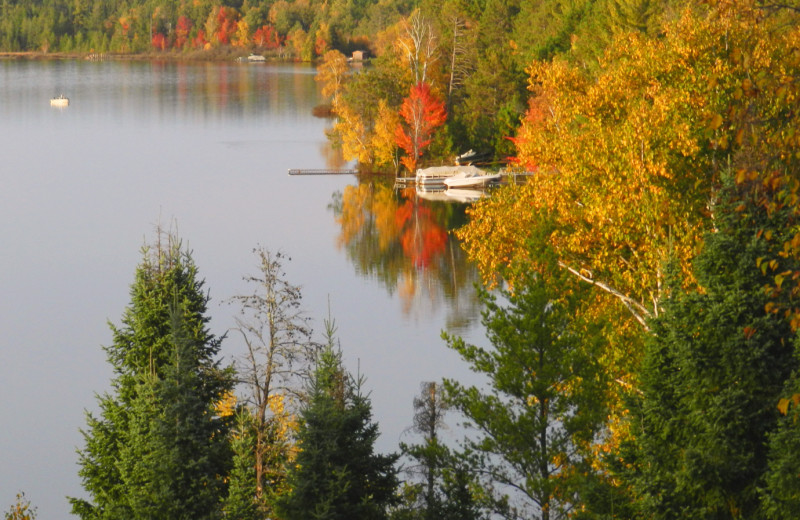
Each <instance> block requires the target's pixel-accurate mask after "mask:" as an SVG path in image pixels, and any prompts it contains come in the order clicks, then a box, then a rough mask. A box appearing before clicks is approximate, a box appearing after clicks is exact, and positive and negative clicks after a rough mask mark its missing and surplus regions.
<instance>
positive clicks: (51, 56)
mask: <svg viewBox="0 0 800 520" xmlns="http://www.w3.org/2000/svg"><path fill="white" fill-rule="evenodd" d="M249 54H251V51H249V50H234V49H229V48H226V49H215V50H211V51H207V50H195V51H189V52H183V51H180V52H178V51H163V52H146V53H119V52H88V53H87V52H42V51H16V52H7V51H0V60H86V61H103V60H116V61H152V60H163V61H197V62H200V61H233V60H236V59H237V58H240V57H243V56H244V57H246V56H248V55H249ZM252 54H255V53H254V52H253V53H252ZM263 56H264V57H265V58H266V61H267V62H274V63H299V61H298V60H294V59H287V58H281V57H278V56H274V55H273V56H267V55H263Z"/></svg>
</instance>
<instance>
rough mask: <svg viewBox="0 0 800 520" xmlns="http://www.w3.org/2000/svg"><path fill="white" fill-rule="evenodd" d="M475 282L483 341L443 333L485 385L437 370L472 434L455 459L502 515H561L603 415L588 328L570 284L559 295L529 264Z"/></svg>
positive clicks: (577, 486)
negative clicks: (492, 280)
mask: <svg viewBox="0 0 800 520" xmlns="http://www.w3.org/2000/svg"><path fill="white" fill-rule="evenodd" d="M500 296H501V297H502V298H503V299H504V300H506V301H507V302H508V306H507V307H501V306H500V305H499V304H498V302H497V300H498V297H497V296H494V295H491V294H489V293H488V292H486V291H482V292H481V300H482V302H483V303H484V306H485V310H484V313H483V323H484V325H485V326H486V328H487V331H488V339H489V341H490V342H491V344H492V348H482V347H479V346H475V345H469V344H466V343H465V342H464V341H463V340H462V339H460V338H455V337H451V336H448V335H447V334H444V337H445V339H447V341H448V346H449V347H450V348H452V349H454V350H456V351H457V352H458V353H459V355H461V357H462V358H463V359H464V360H465V361H466V362H467V363H469V365H470V368H471V369H472V370H473V371H475V372H478V373H480V374H483V375H485V376H486V377H487V379H488V388H487V390H485V391H484V390H481V389H479V388H477V387H475V386H472V387H465V386H463V385H462V384H460V383H458V382H455V381H452V380H445V388H446V389H447V393H448V396H449V401H450V402H451V403H452V405H453V407H454V408H455V409H457V410H458V411H460V412H461V413H462V414H464V415H465V416H466V418H467V419H468V425H471V426H472V427H473V429H474V432H475V433H476V436H475V437H473V436H469V437H467V439H465V441H464V454H463V455H462V456H463V457H464V458H465V460H468V461H469V463H470V465H471V467H472V468H473V471H475V472H477V474H478V475H480V476H481V480H482V483H483V485H484V486H485V487H486V489H487V490H488V492H489V493H490V494H491V495H492V496H493V498H494V510H495V511H496V512H498V513H502V514H503V516H505V517H507V518H520V517H532V516H534V515H536V516H538V517H539V518H542V519H543V520H547V519H550V518H553V519H555V518H566V517H567V515H568V514H569V513H570V511H571V510H573V508H574V507H576V506H577V505H578V504H579V500H580V499H579V496H580V492H581V489H582V488H584V487H586V486H587V485H588V484H589V483H590V482H591V481H592V480H594V478H595V477H594V470H593V469H592V467H591V462H592V457H593V456H592V454H591V444H592V443H593V442H594V441H595V439H596V438H597V436H598V435H599V434H600V432H601V431H602V426H603V421H604V419H605V413H606V410H605V406H604V399H603V397H602V396H603V394H604V393H605V392H606V391H607V390H606V387H607V386H608V382H607V381H606V380H605V378H604V376H603V372H602V370H601V368H600V366H599V364H598V363H597V352H598V345H597V344H596V342H597V335H596V334H593V333H592V330H591V327H589V328H587V324H585V323H581V322H580V320H579V319H576V318H575V317H576V316H580V313H579V305H580V303H581V300H580V297H579V294H578V293H575V292H573V293H572V295H571V296H566V297H564V296H561V297H559V295H558V294H556V293H555V292H554V291H553V290H552V288H548V286H547V285H546V283H545V281H544V280H543V279H542V278H541V277H540V276H537V275H535V274H532V275H530V276H529V277H527V278H524V279H522V280H521V281H520V283H518V284H517V285H515V287H514V291H513V293H512V292H510V291H508V290H502V291H501V292H500Z"/></svg>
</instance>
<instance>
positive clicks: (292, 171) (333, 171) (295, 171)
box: [289, 168, 358, 175]
mask: <svg viewBox="0 0 800 520" xmlns="http://www.w3.org/2000/svg"><path fill="white" fill-rule="evenodd" d="M357 173H358V170H355V169H352V168H351V169H346V168H343V169H337V168H320V169H316V170H314V169H311V170H308V169H306V170H304V169H300V168H289V175H356V174H357Z"/></svg>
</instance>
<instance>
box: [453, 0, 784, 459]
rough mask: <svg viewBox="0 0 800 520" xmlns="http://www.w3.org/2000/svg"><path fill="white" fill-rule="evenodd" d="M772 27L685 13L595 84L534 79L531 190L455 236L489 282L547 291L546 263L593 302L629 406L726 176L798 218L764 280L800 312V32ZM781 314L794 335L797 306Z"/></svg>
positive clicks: (524, 133)
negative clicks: (798, 268)
mask: <svg viewBox="0 0 800 520" xmlns="http://www.w3.org/2000/svg"><path fill="white" fill-rule="evenodd" d="M775 9H778V8H777V7H776V8H775ZM774 11H775V10H771V9H765V8H763V7H760V4H759V3H758V2H755V1H752V0H741V1H737V0H734V1H731V2H719V3H718V4H716V5H714V4H712V5H710V6H706V7H703V8H697V7H696V8H694V9H691V10H687V11H685V12H684V13H683V14H682V16H681V17H680V18H679V19H678V20H675V21H674V22H670V23H668V24H666V25H665V26H664V27H663V31H662V34H661V35H660V36H659V37H658V38H648V37H647V36H646V35H644V34H641V33H639V34H628V35H620V36H618V37H617V39H615V41H614V43H613V44H612V45H611V46H610V47H609V49H608V50H607V51H606V53H605V55H604V56H603V58H602V60H601V62H600V64H599V68H598V69H597V70H596V71H592V72H591V73H590V72H587V71H585V70H584V69H582V68H579V67H577V66H572V65H570V64H568V63H566V62H565V61H559V60H556V61H554V62H552V63H543V62H535V63H533V64H532V65H531V66H530V68H529V69H528V72H529V76H530V84H529V88H530V90H531V92H532V93H533V97H532V99H531V102H530V106H529V109H528V111H527V114H526V117H525V119H524V121H523V124H522V127H521V128H520V129H519V132H518V134H517V136H516V139H515V142H516V146H517V152H518V162H519V164H520V166H521V168H523V169H525V170H527V171H530V172H533V174H532V175H531V176H530V179H529V181H528V182H527V183H526V184H524V185H522V186H508V187H506V188H504V189H502V190H499V191H497V192H495V193H494V195H493V196H492V197H491V198H489V199H487V200H485V201H483V202H481V203H478V204H476V205H475V206H474V207H473V209H472V211H471V212H470V216H471V218H470V222H469V224H468V225H467V226H466V227H465V228H463V229H462V230H461V231H460V236H461V237H462V238H463V239H464V241H465V247H466V249H467V251H468V253H469V255H470V257H471V258H472V259H473V260H475V261H476V262H477V263H478V265H479V267H480V269H481V272H482V273H483V275H484V277H485V278H486V279H487V280H494V281H497V280H498V278H502V277H506V278H507V280H508V281H510V282H511V283H512V284H513V282H514V270H515V269H522V270H531V269H535V270H538V271H539V272H541V273H542V275H543V276H547V275H548V273H547V271H546V269H545V267H546V265H547V263H546V262H544V261H542V260H541V259H540V258H539V256H538V255H540V254H542V252H543V251H549V252H551V253H552V254H555V256H556V259H557V264H558V265H559V267H560V268H561V269H564V270H567V271H568V272H570V273H572V275H574V276H575V277H577V278H579V279H581V280H583V281H584V282H586V283H589V284H592V285H594V286H595V287H596V288H598V289H599V291H597V297H596V301H595V302H594V305H592V306H591V307H590V308H588V309H587V310H586V311H585V312H587V313H588V314H589V315H590V316H591V317H593V319H597V320H604V323H607V325H606V327H605V330H606V335H607V338H608V342H607V343H608V349H607V352H606V353H605V354H604V356H605V360H604V363H606V367H607V369H608V370H609V371H610V372H611V374H612V377H613V379H615V380H616V381H617V382H618V383H620V384H619V385H618V386H617V390H618V391H619V392H620V393H622V392H626V391H636V390H635V389H636V380H635V373H636V371H637V366H638V361H639V359H640V356H641V344H642V338H643V337H644V335H645V334H646V332H647V330H648V325H647V324H648V319H649V318H650V317H652V316H655V315H657V314H658V313H659V312H661V306H660V302H661V301H662V300H663V298H664V297H665V296H666V295H665V294H664V291H665V289H664V284H663V281H664V277H663V274H662V268H663V266H664V265H665V264H666V263H667V261H674V262H676V263H677V264H678V266H679V267H680V269H681V272H682V273H683V276H684V282H685V284H686V285H687V286H691V285H692V284H694V280H693V278H692V275H691V272H692V271H691V265H692V262H693V260H694V257H695V256H696V255H697V253H698V252H699V250H700V249H701V247H702V237H703V236H704V234H705V233H708V232H712V231H713V230H714V208H715V200H716V197H717V190H718V188H719V186H720V177H721V175H722V173H723V172H726V171H730V172H732V173H733V174H734V175H735V176H736V179H737V181H738V182H739V183H740V185H741V186H742V188H743V189H745V188H747V189H753V190H757V191H758V192H760V193H763V204H764V205H765V206H766V207H768V208H769V209H770V210H771V211H776V212H777V211H786V212H788V213H790V214H792V215H793V216H792V217H791V218H790V219H789V220H788V221H787V222H786V224H787V226H786V227H784V228H783V229H781V230H777V229H775V230H764V231H763V233H764V236H767V234H769V236H774V240H775V242H776V248H775V255H774V257H773V258H765V259H763V260H762V263H761V265H762V266H763V267H762V268H763V269H765V270H768V269H773V268H774V274H775V284H774V285H773V286H772V287H771V288H769V289H770V290H772V291H773V292H775V294H776V295H778V294H779V293H781V294H783V295H784V296H786V292H787V291H793V292H792V294H793V295H796V296H798V298H797V300H800V273H794V272H792V273H788V272H784V271H783V270H782V269H781V268H780V266H781V258H785V257H787V256H792V257H793V258H797V257H798V256H800V232H798V230H800V220H799V219H797V217H798V216H800V168H798V161H800V156H799V155H798V154H797V149H798V146H800V140H798V137H797V135H798V133H797V132H796V131H795V128H796V122H795V120H796V115H795V114H797V113H800V110H799V109H800V107H799V106H798V103H800V101H798V100H800V95H799V94H800V89H798V85H800V80H798V78H800V74H799V73H798V71H799V70H800V50H798V49H800V30H798V26H800V24H798V23H796V20H795V17H796V13H795V14H791V13H788V14H787V13H783V14H775V12H774ZM787 20H794V22H791V23H787ZM795 246H797V247H795ZM781 255H784V256H781ZM754 268H755V266H754ZM498 273H499V276H498ZM773 308H774V310H775V311H776V312H784V313H786V315H787V317H788V318H792V317H795V316H796V317H797V321H796V324H798V325H800V310H796V309H800V304H798V305H796V306H794V305H779V304H778V303H775V304H774V306H773ZM609 398H610V399H611V400H612V401H614V400H617V403H616V404H612V410H613V411H612V414H611V417H610V419H609V421H610V423H609V431H610V432H611V436H612V437H613V438H612V439H610V440H609V442H610V443H613V442H616V440H615V439H619V438H620V437H621V436H624V435H626V426H625V420H624V414H625V410H624V406H622V405H621V401H620V400H619V394H616V395H612V396H609ZM600 449H604V450H607V449H609V447H608V445H605V446H601V447H600Z"/></svg>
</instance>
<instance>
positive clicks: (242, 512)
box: [2, 0, 800, 520]
mask: <svg viewBox="0 0 800 520" xmlns="http://www.w3.org/2000/svg"><path fill="white" fill-rule="evenodd" d="M47 5H48V6H47V7H45V6H44V5H36V6H33V5H26V4H24V3H9V2H4V4H3V10H4V11H3V14H4V16H3V22H2V23H3V24H8V23H9V20H12V19H13V20H14V22H13V23H10V25H9V26H8V27H10V29H9V28H8V27H6V25H4V29H3V33H2V34H3V38H5V39H4V40H3V41H4V42H6V43H7V44H8V46H9V48H26V47H30V44H29V43H28V41H27V39H25V40H24V41H23V35H24V34H25V35H27V34H28V33H30V34H31V35H32V34H33V32H35V30H34V29H33V27H34V26H35V27H36V30H40V29H42V28H44V27H51V28H55V27H58V29H57V30H56V29H50V30H51V31H52V34H53V40H52V42H53V44H56V42H57V45H59V46H60V45H62V44H63V45H68V46H69V45H71V46H73V47H72V48H75V47H74V46H75V45H76V42H77V41H79V42H80V45H87V46H88V48H95V47H93V46H92V45H94V44H86V42H87V40H92V39H94V40H97V42H100V43H99V44H98V47H97V49H104V48H106V49H109V50H110V49H112V48H113V47H114V45H118V44H123V45H130V46H131V47H130V48H126V49H127V50H129V51H133V50H134V43H135V45H138V46H139V47H137V48H139V49H144V48H148V47H149V46H152V45H153V41H154V38H155V37H156V35H162V37H163V40H162V39H160V38H159V39H158V41H159V42H161V41H163V42H164V47H163V48H164V49H166V46H167V45H169V46H173V47H174V45H175V43H176V42H177V41H179V40H180V39H179V37H178V25H179V22H178V20H179V19H180V16H186V17H187V20H189V21H190V22H191V23H190V24H189V21H187V22H186V23H187V25H186V26H188V27H189V29H188V30H187V31H184V29H181V34H185V36H186V40H180V41H183V42H184V44H185V43H186V42H188V41H190V40H192V41H194V40H197V39H198V38H199V36H200V34H201V31H202V36H203V37H202V39H200V40H199V42H200V43H202V46H206V45H210V46H211V47H213V46H214V45H226V44H231V45H234V43H233V42H244V41H245V39H242V38H239V39H237V37H236V36H235V35H236V34H237V31H240V32H239V34H245V33H246V31H245V30H244V29H242V28H244V27H245V26H244V25H243V24H241V23H240V21H241V20H242V19H244V18H245V17H246V16H248V15H249V13H251V12H254V11H253V10H254V9H256V8H255V7H251V6H249V4H247V3H243V4H241V5H238V6H210V5H209V6H207V7H208V8H207V10H202V9H199V6H200V5H203V4H202V2H201V1H198V2H195V3H192V4H191V6H188V5H186V6H183V7H181V8H180V9H178V8H175V9H174V10H173V11H167V10H166V8H156V6H150V7H148V8H145V7H142V8H141V10H140V11H136V9H134V8H131V7H130V6H129V4H126V7H125V8H124V9H125V10H126V11H125V13H123V14H124V16H123V15H121V14H120V13H119V12H116V11H114V10H113V9H112V6H114V5H115V4H114V2H108V3H104V4H102V5H101V4H99V3H98V4H96V5H95V6H94V7H92V8H91V9H89V8H88V7H87V8H86V9H82V8H79V3H74V4H71V5H70V7H69V8H68V9H65V10H64V11H63V12H60V11H59V10H58V8H57V7H56V6H55V5H52V6H50V4H47ZM276 6H277V7H276ZM173 7H175V6H173ZM105 9H109V11H104V10H105ZM181 9H186V11H183V10H181ZM191 9H198V11H197V12H196V13H195V14H193V15H192V16H189V15H187V14H185V13H186V12H191ZM203 9H206V8H203ZM256 10H257V9H256ZM112 11H114V14H104V13H111V12H112ZM134 11H135V12H134ZM12 12H13V13H17V14H13V15H12V14H9V15H8V16H5V15H6V14H7V13H12ZM76 12H80V13H82V14H83V18H81V17H78V18H76V16H75V13H76ZM258 12H260V13H262V15H263V17H262V18H258V16H255V15H253V16H254V18H252V22H253V24H252V25H250V22H248V23H247V29H248V30H249V28H250V27H272V29H270V31H274V34H276V35H277V36H276V38H278V39H277V40H274V41H280V42H281V43H280V45H282V46H284V47H285V46H292V45H295V44H298V42H301V41H302V42H303V43H302V45H299V44H298V46H296V47H294V49H295V50H296V51H297V52H298V53H299V54H297V56H299V57H301V58H303V59H305V58H309V59H310V58H314V57H317V58H319V59H320V64H319V73H318V79H319V81H320V84H321V85H322V89H323V93H324V94H325V95H326V96H328V97H329V98H330V102H331V109H332V111H333V113H334V115H335V116H336V118H337V119H336V123H335V125H334V127H333V129H332V132H331V138H332V139H333V140H334V141H335V142H337V143H338V144H339V145H340V146H341V147H342V150H343V152H344V154H345V156H346V157H348V158H350V159H356V160H358V161H359V163H360V164H361V165H363V166H364V167H372V168H375V169H386V170H390V171H391V170H394V171H400V170H401V169H405V170H410V171H413V170H414V169H415V168H417V167H418V166H420V165H424V164H426V163H430V162H436V161H444V160H451V159H452V158H454V157H455V155H457V154H459V153H461V152H463V151H465V150H467V149H470V148H471V149H473V150H475V151H476V152H477V153H478V154H480V155H481V156H483V157H484V158H485V160H487V161H489V162H500V161H506V160H507V161H508V162H509V164H510V166H511V167H515V168H520V169H524V170H526V171H528V172H531V173H532V175H530V176H529V179H528V181H527V182H526V183H524V184H519V185H517V184H509V185H504V186H502V187H500V188H498V189H496V190H494V191H493V192H492V194H491V196H490V197H486V198H484V199H482V200H481V201H479V202H477V203H475V204H474V205H473V206H472V207H471V208H470V209H469V210H468V222H467V224H466V225H464V226H463V227H462V228H461V229H460V230H459V231H458V232H457V233H458V235H459V237H460V238H461V239H462V241H463V244H464V248H465V251H466V254H467V255H468V257H469V258H470V260H471V261H473V262H475V264H476V265H477V266H478V268H479V269H480V271H481V275H482V277H483V280H482V281H483V288H482V290H481V291H480V299H481V303H482V306H483V309H484V312H483V323H484V325H485V327H486V330H487V335H488V337H487V339H488V340H489V343H490V344H491V347H487V348H484V347H478V346H475V345H470V344H467V343H465V342H464V341H462V340H461V339H460V338H457V337H451V336H448V335H445V337H444V343H446V346H447V347H448V348H451V349H453V350H454V351H455V352H457V353H458V354H459V355H460V356H461V358H462V359H463V360H464V362H465V363H467V364H469V366H470V368H471V369H473V370H474V371H475V372H479V373H481V374H483V375H484V376H485V378H486V381H487V384H486V385H485V386H483V387H480V388H478V387H468V386H465V385H463V384H462V383H461V382H459V381H453V380H444V381H441V382H422V385H421V392H420V395H419V397H418V398H417V399H415V400H414V403H413V409H414V417H413V429H414V431H415V432H416V433H417V434H418V439H419V441H420V442H419V443H418V444H416V445H402V446H400V447H399V449H400V452H399V454H376V453H374V452H373V450H372V444H373V441H374V439H375V438H376V435H377V431H378V425H377V424H375V423H374V422H373V421H372V419H371V409H370V403H369V398H368V393H367V392H365V390H364V381H363V380H362V379H359V378H354V377H352V376H351V375H350V374H348V373H347V371H346V370H344V368H343V367H342V366H341V357H340V354H339V353H338V350H337V342H336V340H335V330H336V329H335V322H334V320H332V319H331V318H330V317H329V318H328V320H327V321H325V323H326V331H325V332H326V333H325V336H324V338H323V340H322V341H316V340H314V339H313V336H312V334H311V332H310V330H309V328H308V323H307V320H306V318H305V317H304V316H303V314H302V313H301V312H300V308H301V306H300V304H301V297H300V293H299V289H297V288H296V287H295V286H293V285H291V284H289V283H288V282H287V281H286V280H285V278H284V277H283V273H282V269H281V262H282V258H281V257H280V256H277V257H276V256H275V255H272V254H270V253H269V252H268V251H265V250H262V251H260V252H258V255H259V259H260V261H261V271H260V272H259V273H257V274H256V275H254V276H253V277H252V278H249V279H248V280H249V281H250V282H251V283H252V284H253V288H254V292H253V293H252V294H248V295H242V296H241V297H239V298H236V299H235V301H234V303H236V304H238V307H239V308H240V310H241V315H240V321H239V323H238V325H239V332H240V333H241V335H242V338H243V339H244V341H245V344H246V345H247V347H248V350H249V355H248V356H247V357H246V358H245V359H243V360H240V361H239V363H238V364H237V365H236V366H233V367H224V366H220V365H219V362H218V360H217V353H218V352H219V341H220V340H219V339H218V338H214V337H213V336H211V335H210V334H209V333H208V331H207V328H206V327H207V319H206V318H205V305H206V297H205V296H204V294H205V293H204V292H203V291H202V283H201V282H200V281H199V279H198V278H197V269H196V267H195V266H194V264H193V263H192V261H191V257H190V256H188V255H187V254H185V252H183V251H182V249H181V248H180V247H179V245H178V246H175V243H174V242H173V241H172V240H171V239H170V240H166V241H160V242H158V245H157V246H154V247H152V248H150V249H148V250H146V252H145V256H144V258H143V262H142V265H141V266H140V268H139V270H137V273H136V277H135V281H134V284H133V289H132V292H131V294H132V301H131V305H130V307H129V308H128V310H127V311H126V313H125V315H124V316H123V318H122V324H121V325H119V326H116V327H114V328H113V335H114V341H113V343H112V345H111V346H110V347H108V348H107V353H108V358H109V362H110V363H111V364H112V366H113V367H114V371H115V372H114V373H115V378H114V381H113V384H112V389H113V393H111V394H108V395H102V396H99V397H98V399H99V403H100V409H101V412H100V414H99V415H97V416H93V415H89V416H88V417H87V428H86V430H85V431H84V434H85V439H86V445H85V447H84V448H83V449H82V451H81V469H80V475H81V478H82V479H83V483H84V487H85V489H86V491H87V493H88V495H89V498H88V499H74V500H73V501H72V504H73V510H74V512H75V513H76V514H78V515H79V516H81V517H82V518H87V519H88V518H94V519H97V518H184V517H186V518H221V517H225V518H242V519H245V518H253V519H256V518H286V519H293V518H325V519H334V518H370V519H372V518H392V519H417V518H425V519H433V518H436V519H455V518H459V519H479V518H480V519H483V518H498V517H499V518H508V519H521V518H526V519H527V518H536V519H541V520H555V519H562V518H563V519H565V518H587V519H589V518H591V519H595V518H596V519H600V518H603V519H609V518H620V519H622V518H625V519H645V518H646V519H678V518H714V519H774V520H778V519H786V518H797V517H798V516H800V477H798V475H800V455H799V454H800V440H799V439H800V430H799V429H800V421H799V420H798V419H799V418H800V339H799V338H798V333H797V331H798V328H799V327H800V153H798V150H800V132H798V127H797V126H796V124H797V117H798V113H800V23H799V22H800V4H797V3H796V2H786V3H780V4H775V3H771V2H769V1H768V0H710V1H708V2H703V3H688V4H683V3H678V2H649V1H647V0H630V1H625V0H597V1H588V0H587V1H585V2H581V1H577V2H558V1H542V2H522V1H515V0H485V1H481V2H477V1H476V2H468V1H457V0H452V1H445V2H426V1H422V2H420V3H408V4H392V3H390V2H387V3H386V4H385V5H384V3H382V2H379V3H370V4H366V3H357V2H347V3H345V2H335V1H334V2H330V3H329V2H325V3H321V4H316V3H310V2H309V3H302V2H294V3H289V2H284V1H279V2H276V3H274V4H271V5H270V6H269V8H268V9H266V8H265V9H262V10H261V11H258ZM44 13H50V14H48V15H47V16H48V17H50V18H52V19H53V20H54V21H53V23H51V24H50V25H48V24H47V22H42V23H41V24H37V23H33V24H32V22H33V21H34V20H36V19H37V17H39V16H44ZM58 13H60V14H58ZM281 13H282V14H281ZM289 13H294V14H293V15H292V16H295V15H296V16H297V18H292V17H288V16H289ZM302 13H305V15H306V16H307V17H304V16H303V15H302ZM279 14H280V15H281V16H279ZM228 15H230V18H229V17H228ZM14 17H16V18H14ZM286 17H288V18H286ZM123 18H124V20H126V24H127V25H125V24H122V23H121V22H120V20H121V19H123ZM76 19H81V20H83V21H82V22H81V23H82V24H84V23H85V24H86V25H80V27H81V29H80V30H78V31H76V30H75V27H76V25H75V23H76V22H75V20H76ZM90 20H91V22H89V21H90ZM229 20H236V24H233V22H230V23H228V21H229ZM56 22H57V23H56ZM284 22H285V23H284ZM26 24H29V25H26ZM30 24H32V25H30ZM59 24H62V25H59ZM95 24H99V25H95ZM172 24H174V25H172ZM268 24H272V25H268ZM234 25H236V27H237V30H234V29H233V28H232V27H233V26H234ZM181 26H182V27H184V25H183V24H181ZM24 27H27V29H25V30H23V28H24ZM89 27H92V28H91V29H89ZM125 27H127V28H125ZM265 30H266V29H265ZM9 31H10V32H9ZM14 31H18V32H14ZM26 31H27V32H26ZM220 31H221V32H220ZM293 31H294V32H293ZM9 34H11V36H9ZM253 34H255V33H253ZM271 34H272V33H271ZM55 35H58V37H56V36H55ZM225 35H228V36H227V40H226V39H225V38H221V36H225ZM25 38H28V36H25ZM303 38H305V39H303ZM247 41H248V42H249V40H247ZM103 42H105V43H103ZM112 42H116V43H113V44H112ZM293 42H294V43H293ZM47 43H48V44H50V40H47ZM41 44H42V42H41V41H40V42H39V43H36V45H37V46H41ZM100 45H106V46H107V47H102V46H100ZM253 45H254V44H253V43H252V42H249V43H247V46H249V47H252V46H253ZM15 46H16V47H15ZM356 47H366V48H368V49H369V50H370V51H371V53H372V54H373V56H374V57H373V59H372V62H371V64H370V65H369V66H368V67H363V68H362V69H358V70H354V69H353V68H352V67H351V65H350V64H349V63H348V62H347V60H346V58H345V52H346V51H348V50H351V49H353V48H356ZM64 48H66V47H64ZM117 48H120V47H117ZM252 48H255V47H252ZM350 196H354V195H353V194H350ZM345 203H348V201H346V200H343V201H342V207H344V204H345ZM344 348H346V346H345V347H344ZM237 383H238V385H239V386H238V389H239V390H238V393H236V392H234V391H233V389H234V387H235V386H236V385H237ZM447 421H458V422H463V423H466V424H467V425H468V426H465V428H466V433H465V436H464V437H463V438H462V439H461V440H460V442H459V443H458V445H456V446H449V445H444V444H443V443H442V442H441V440H440V436H439V432H440V431H441V428H443V427H444V426H445V424H446V423H447ZM398 457H401V458H399V459H398ZM399 460H402V461H404V466H403V469H404V471H403V472H400V466H398V461H399ZM23 502H24V498H23ZM27 506H28V504H25V503H23V504H22V506H20V507H27ZM18 509H19V507H18Z"/></svg>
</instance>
